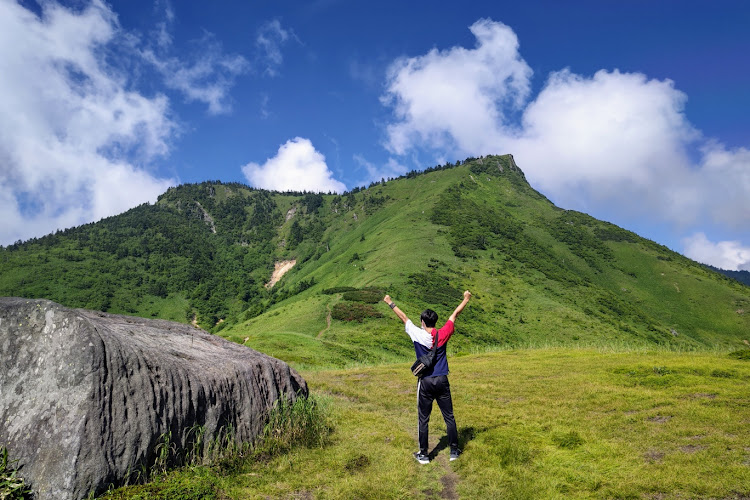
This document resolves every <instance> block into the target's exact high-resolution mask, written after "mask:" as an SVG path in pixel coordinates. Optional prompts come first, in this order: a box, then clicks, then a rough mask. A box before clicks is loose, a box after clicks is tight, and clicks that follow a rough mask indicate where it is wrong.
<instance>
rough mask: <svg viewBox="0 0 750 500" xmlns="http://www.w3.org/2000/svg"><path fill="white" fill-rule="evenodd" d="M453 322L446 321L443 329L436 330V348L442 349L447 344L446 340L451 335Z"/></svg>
mask: <svg viewBox="0 0 750 500" xmlns="http://www.w3.org/2000/svg"><path fill="white" fill-rule="evenodd" d="M453 332H454V328H453V321H450V320H449V321H447V322H446V323H445V324H444V325H443V327H442V328H441V329H440V330H438V347H442V346H444V345H445V343H446V342H448V339H449V338H451V335H453Z"/></svg>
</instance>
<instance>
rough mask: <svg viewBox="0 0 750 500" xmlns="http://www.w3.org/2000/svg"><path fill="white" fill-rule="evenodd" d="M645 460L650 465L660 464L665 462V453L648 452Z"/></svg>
mask: <svg viewBox="0 0 750 500" xmlns="http://www.w3.org/2000/svg"><path fill="white" fill-rule="evenodd" d="M643 458H645V459H646V461H647V462H649V463H659V462H661V461H662V460H664V452H662V451H659V450H648V451H647V452H646V453H645V454H644V455H643Z"/></svg>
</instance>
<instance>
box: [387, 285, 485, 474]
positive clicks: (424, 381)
mask: <svg viewBox="0 0 750 500" xmlns="http://www.w3.org/2000/svg"><path fill="white" fill-rule="evenodd" d="M470 298H471V293H470V292H469V291H468V290H466V291H465V292H464V300H463V301H462V302H461V303H460V304H459V305H458V307H456V310H455V311H453V314H451V315H450V317H449V318H448V321H447V322H446V323H445V325H443V326H442V327H441V328H440V329H436V328H435V324H436V323H437V320H438V315H437V313H436V312H435V311H433V310H432V309H425V310H424V312H422V315H421V320H422V327H421V328H419V327H417V326H416V325H415V324H414V323H412V322H411V320H410V319H409V318H408V317H406V314H404V313H403V311H401V309H399V308H398V307H397V306H396V304H395V302H393V300H391V297H390V295H386V296H385V297H384V298H383V301H384V302H385V303H386V304H388V305H389V306H390V308H391V309H393V312H394V313H396V316H398V317H399V319H400V320H401V321H403V322H404V325H405V329H406V333H407V334H408V335H409V337H410V338H411V340H412V342H414V350H415V352H416V354H417V359H419V358H420V356H423V355H425V354H428V353H429V352H430V350H431V349H432V346H433V341H434V339H435V337H437V353H436V359H435V362H434V363H433V364H432V366H431V367H429V368H428V369H427V370H425V371H424V372H423V373H424V374H423V375H422V376H421V377H420V378H419V382H418V383H417V413H418V415H419V451H418V452H416V453H414V458H416V459H417V461H418V462H419V463H420V464H427V463H430V457H429V454H428V450H427V446H428V445H427V433H428V424H429V423H430V413H432V402H433V401H434V400H437V404H438V407H439V408H440V411H441V413H442V414H443V420H445V426H446V427H447V431H448V443H449V444H450V447H451V454H450V459H451V461H453V460H456V459H457V458H458V456H459V454H460V453H461V450H459V449H458V431H457V429H456V419H455V418H454V417H453V400H452V399H451V386H450V384H449V383H448V358H447V356H446V352H445V348H446V346H447V344H448V339H450V338H451V335H453V331H454V324H455V322H456V318H457V317H458V315H459V314H461V311H463V310H464V307H466V304H468V303H469V299H470Z"/></svg>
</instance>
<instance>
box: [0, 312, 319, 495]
mask: <svg viewBox="0 0 750 500" xmlns="http://www.w3.org/2000/svg"><path fill="white" fill-rule="evenodd" d="M300 394H301V395H306V394H307V385H306V383H305V381H304V380H303V379H302V378H301V377H300V376H299V374H297V372H295V371H294V370H292V369H291V368H290V367H289V366H288V365H287V364H286V363H284V362H282V361H280V360H277V359H275V358H272V357H269V356H266V355H264V354H261V353H259V352H257V351H254V350H252V349H249V348H247V347H243V346H240V345H237V344H234V343H232V342H228V341H226V340H224V339H222V338H220V337H217V336H214V335H210V334H208V333H206V332H204V331H202V330H199V329H197V328H194V327H192V326H189V325H183V324H180V323H173V322H169V321H161V320H146V319H142V318H135V317H128V316H118V315H112V314H106V313H101V312H93V311H86V310H82V309H68V308H65V307H62V306H60V305H58V304H56V303H54V302H50V301H46V300H29V299H19V298H0V446H6V447H7V448H8V450H9V453H10V457H11V458H12V459H18V461H19V462H18V465H19V466H20V475H21V476H22V477H24V478H25V479H26V480H27V482H28V483H30V484H31V487H32V489H33V491H34V492H35V494H36V498H38V499H55V500H64V499H80V498H84V497H86V496H87V495H88V494H89V493H90V492H94V493H99V492H101V491H102V490H104V489H106V488H107V487H108V486H109V485H118V484H121V483H122V481H124V480H125V479H126V477H127V476H128V475H129V474H132V473H133V472H134V471H138V470H141V469H142V468H143V467H149V466H150V465H151V464H153V463H154V460H155V458H156V456H155V448H156V447H157V444H158V443H159V442H160V437H161V436H164V435H166V433H171V434H170V436H171V443H173V445H174V446H175V447H176V448H177V449H179V448H185V449H188V448H189V447H190V446H191V443H190V440H191V435H192V436H194V435H195V434H196V433H195V429H196V427H195V426H201V428H202V429H204V430H205V434H204V436H203V438H204V442H208V441H209V440H211V438H212V437H214V436H216V435H218V433H221V432H225V430H226V429H232V431H233V433H234V436H235V437H236V439H238V440H242V441H250V440H252V439H253V438H255V437H256V436H257V435H258V434H259V433H260V432H262V429H263V426H264V424H265V416H266V412H267V410H268V408H269V407H270V406H271V405H273V403H274V402H275V401H276V400H277V399H278V398H279V397H282V396H284V397H288V398H294V397H296V395H300ZM191 429H193V431H192V432H191ZM162 439H163V438H162ZM193 439H194V438H193Z"/></svg>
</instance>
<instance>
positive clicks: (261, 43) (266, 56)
mask: <svg viewBox="0 0 750 500" xmlns="http://www.w3.org/2000/svg"><path fill="white" fill-rule="evenodd" d="M290 39H294V40H296V41H297V42H298V43H299V39H298V38H297V36H296V35H295V34H294V32H293V31H292V30H290V29H286V28H283V27H282V26H281V22H279V20H278V19H274V20H273V21H268V22H266V23H264V24H263V26H261V27H260V28H259V29H258V34H257V36H256V37H255V46H256V47H257V49H258V51H259V56H258V58H259V60H260V64H262V65H264V66H265V69H264V71H263V72H264V73H265V74H266V75H268V76H272V77H273V76H278V74H279V67H281V64H282V63H283V62H284V56H283V54H282V53H281V47H282V46H283V45H284V44H286V43H287V41H288V40H290Z"/></svg>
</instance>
